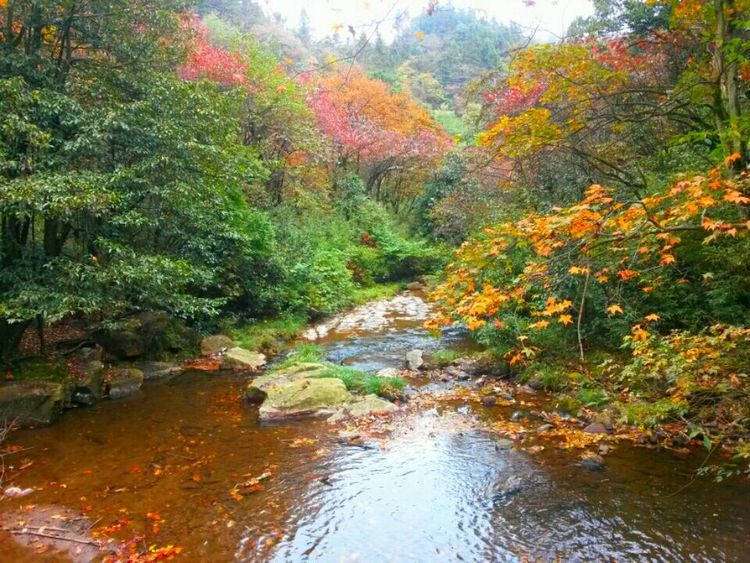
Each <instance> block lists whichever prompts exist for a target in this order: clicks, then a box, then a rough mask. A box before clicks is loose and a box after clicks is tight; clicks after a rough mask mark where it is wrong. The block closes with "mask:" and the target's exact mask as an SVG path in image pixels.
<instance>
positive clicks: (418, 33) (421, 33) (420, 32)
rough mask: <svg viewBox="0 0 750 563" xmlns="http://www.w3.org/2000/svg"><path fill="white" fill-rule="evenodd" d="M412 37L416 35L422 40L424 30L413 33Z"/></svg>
mask: <svg viewBox="0 0 750 563" xmlns="http://www.w3.org/2000/svg"><path fill="white" fill-rule="evenodd" d="M414 37H416V38H417V39H418V40H419V41H422V39H424V31H417V32H416V33H415V34H414Z"/></svg>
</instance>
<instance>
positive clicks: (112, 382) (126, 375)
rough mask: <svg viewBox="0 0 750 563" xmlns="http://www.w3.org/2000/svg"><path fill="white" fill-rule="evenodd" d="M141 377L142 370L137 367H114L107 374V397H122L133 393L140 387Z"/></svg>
mask: <svg viewBox="0 0 750 563" xmlns="http://www.w3.org/2000/svg"><path fill="white" fill-rule="evenodd" d="M143 379H144V376H143V372H142V371H141V370H139V369H135V368H115V369H113V370H111V371H110V372H109V373H108V374H107V381H106V394H107V397H109V398H110V399H122V398H124V397H129V396H130V395H134V394H135V393H137V392H138V391H139V390H140V389H141V386H142V385H143Z"/></svg>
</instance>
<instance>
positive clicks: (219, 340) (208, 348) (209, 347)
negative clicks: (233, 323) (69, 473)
mask: <svg viewBox="0 0 750 563" xmlns="http://www.w3.org/2000/svg"><path fill="white" fill-rule="evenodd" d="M230 348H234V340H232V339H231V338H229V337H228V336H226V335H224V334H214V335H211V336H206V337H205V338H203V339H202V340H201V354H203V355H204V356H210V355H212V354H216V353H218V352H223V351H225V350H229V349H230Z"/></svg>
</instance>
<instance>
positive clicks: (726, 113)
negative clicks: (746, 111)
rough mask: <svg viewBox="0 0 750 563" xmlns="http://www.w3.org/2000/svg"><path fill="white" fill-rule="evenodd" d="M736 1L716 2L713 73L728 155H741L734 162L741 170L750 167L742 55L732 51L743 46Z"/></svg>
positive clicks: (723, 137) (723, 138)
mask: <svg viewBox="0 0 750 563" xmlns="http://www.w3.org/2000/svg"><path fill="white" fill-rule="evenodd" d="M736 10H737V6H736V2H735V0H714V12H715V16H716V36H715V38H714V50H713V72H714V80H715V84H716V88H717V92H716V102H717V103H716V105H717V118H716V120H717V124H718V126H719V133H720V135H721V141H722V144H723V145H724V151H725V152H726V153H727V156H729V155H732V154H738V155H740V158H738V159H737V160H735V161H734V162H733V168H734V169H735V170H736V171H739V170H741V169H743V168H744V167H745V165H746V164H747V143H746V142H745V140H744V139H743V136H742V130H741V128H740V120H741V117H742V108H741V106H740V87H739V82H740V78H739V53H734V52H732V51H733V50H734V49H737V48H738V47H737V45H738V44H741V39H742V38H741V36H740V35H741V30H740V29H739V28H738V25H739V23H740V22H739V20H738V15H737V14H736Z"/></svg>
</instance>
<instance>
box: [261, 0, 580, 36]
mask: <svg viewBox="0 0 750 563" xmlns="http://www.w3.org/2000/svg"><path fill="white" fill-rule="evenodd" d="M259 3H260V4H261V6H263V8H264V10H265V11H266V13H268V14H273V13H274V12H279V13H281V14H282V15H283V17H284V18H285V20H286V25H287V26H288V27H290V28H292V29H296V28H297V27H298V26H299V16H300V13H301V11H302V9H303V8H304V9H305V10H306V11H307V15H308V17H309V18H310V25H311V27H312V31H313V36H314V37H315V38H317V39H320V38H323V37H326V36H329V35H331V34H332V33H333V32H334V29H335V28H336V27H339V28H341V29H340V33H341V35H342V36H343V35H345V34H346V33H347V29H348V26H349V25H352V26H353V27H354V28H355V29H356V31H357V33H358V34H359V33H361V32H363V31H364V32H365V33H367V32H368V30H369V31H372V29H374V25H375V23H376V22H379V21H381V20H384V19H385V20H386V21H384V22H383V23H382V24H381V25H380V28H379V31H380V33H381V35H383V37H384V38H385V39H386V40H390V39H391V38H392V37H393V35H394V19H395V17H396V15H397V14H399V13H401V12H403V11H404V10H407V11H408V13H409V15H410V16H411V17H414V16H417V15H419V14H420V13H423V12H424V11H425V10H426V8H427V5H428V0H308V1H304V0H259ZM447 3H448V2H447V1H442V2H438V9H440V5H441V4H442V5H445V4H447ZM451 3H452V4H453V5H454V6H455V7H457V8H473V9H475V10H476V11H477V13H478V14H479V15H480V16H483V17H488V18H493V17H494V18H495V19H496V20H497V21H498V22H502V23H509V22H511V21H515V22H517V23H519V24H520V25H522V26H523V27H524V28H527V29H528V31H529V33H531V32H532V31H533V30H535V29H538V31H537V38H538V39H554V38H555V37H561V36H563V35H564V34H565V31H566V30H567V28H568V25H569V24H570V22H571V21H573V20H574V19H575V18H577V17H579V16H588V15H591V14H592V13H593V7H592V4H591V1H590V0H536V2H535V3H533V4H532V3H531V2H526V1H524V0H452V2H451ZM527 4H532V5H527ZM389 12H390V15H388V16H387V14H389ZM342 26H343V27H342Z"/></svg>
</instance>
